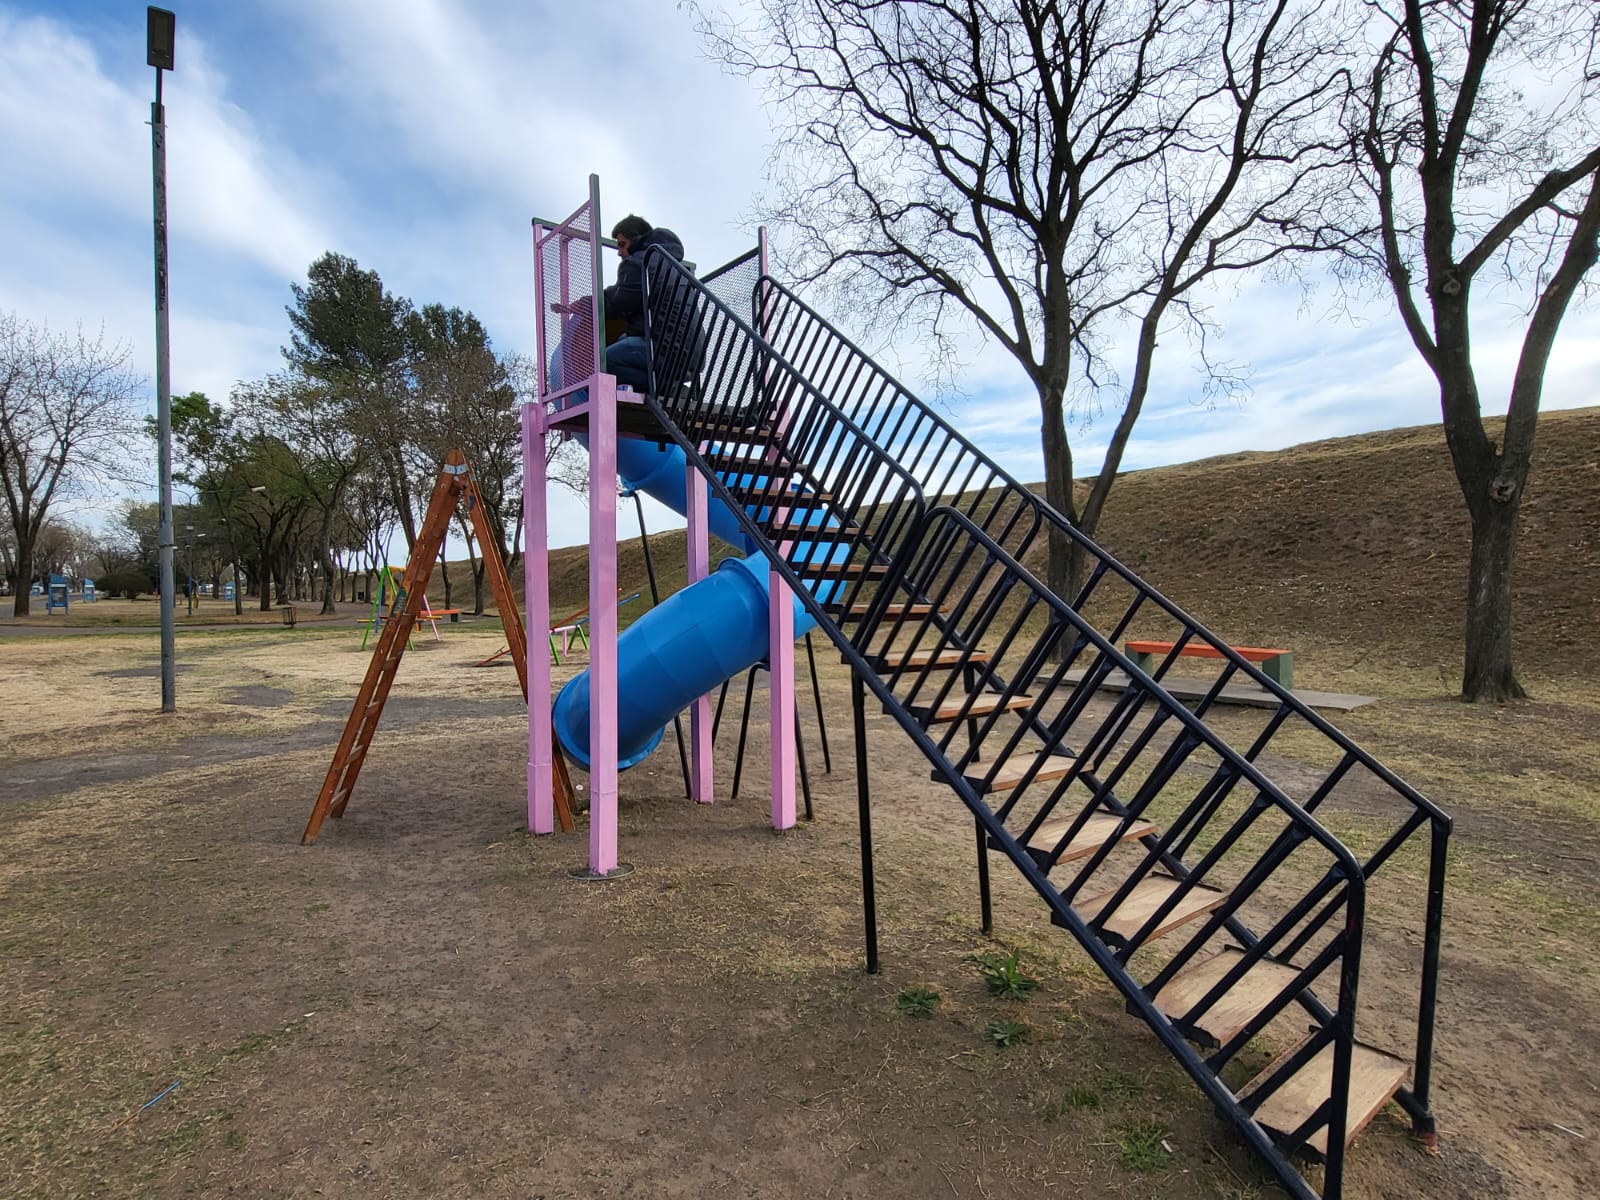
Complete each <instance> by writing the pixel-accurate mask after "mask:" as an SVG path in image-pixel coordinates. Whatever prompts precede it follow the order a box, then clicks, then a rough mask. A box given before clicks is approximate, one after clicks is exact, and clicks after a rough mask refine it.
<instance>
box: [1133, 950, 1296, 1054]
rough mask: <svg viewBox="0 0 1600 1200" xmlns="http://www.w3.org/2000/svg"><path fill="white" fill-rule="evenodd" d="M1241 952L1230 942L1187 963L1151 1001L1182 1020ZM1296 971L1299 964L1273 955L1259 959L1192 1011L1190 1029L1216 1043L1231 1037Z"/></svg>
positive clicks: (1205, 1039)
mask: <svg viewBox="0 0 1600 1200" xmlns="http://www.w3.org/2000/svg"><path fill="white" fill-rule="evenodd" d="M1243 957H1244V951H1243V950H1239V949H1236V948H1235V947H1232V946H1229V947H1228V948H1227V949H1226V950H1224V951H1222V952H1221V953H1220V954H1213V955H1212V956H1211V957H1210V958H1206V959H1202V960H1201V961H1200V962H1197V963H1193V964H1191V965H1189V966H1187V967H1185V968H1184V969H1183V970H1181V971H1179V972H1178V973H1177V974H1176V975H1174V976H1173V977H1172V978H1171V979H1170V980H1168V981H1167V985H1166V986H1165V987H1164V988H1162V989H1161V990H1160V991H1159V992H1157V993H1156V997H1155V1006H1156V1007H1157V1008H1159V1009H1160V1010H1161V1011H1162V1012H1164V1013H1166V1014H1167V1016H1168V1017H1170V1018H1171V1019H1172V1020H1174V1021H1182V1020H1183V1018H1184V1016H1185V1014H1187V1013H1188V1012H1189V1010H1190V1009H1192V1008H1193V1007H1194V1006H1195V1005H1196V1004H1198V1003H1199V1002H1200V1000H1201V999H1203V998H1204V997H1205V994H1206V993H1207V992H1209V991H1210V990H1211V989H1212V988H1213V987H1215V986H1216V984H1217V983H1219V982H1220V981H1221V979H1222V977H1223V976H1224V975H1226V974H1227V973H1228V972H1229V971H1231V970H1232V969H1233V968H1234V967H1235V966H1237V965H1238V962H1239V960H1240V959H1242V958H1243ZM1299 974H1300V970H1299V968H1298V967H1292V966H1289V965H1288V964H1287V963H1281V962H1277V961H1275V960H1273V959H1271V958H1263V959H1261V960H1260V961H1258V962H1257V963H1256V964H1255V966H1253V967H1251V968H1250V969H1249V970H1248V971H1246V972H1245V974H1244V977H1243V978H1242V979H1240V980H1239V981H1238V982H1237V983H1235V984H1234V985H1233V986H1232V987H1231V988H1229V989H1228V990H1227V991H1226V992H1224V993H1223V994H1222V996H1221V997H1220V998H1219V999H1218V1000H1217V1002H1216V1003H1215V1004H1213V1005H1212V1006H1211V1007H1210V1008H1208V1009H1206V1011H1205V1012H1203V1013H1201V1014H1200V1015H1199V1016H1198V1017H1196V1018H1195V1019H1194V1021H1193V1022H1191V1023H1190V1025H1189V1028H1190V1030H1192V1031H1193V1033H1195V1034H1199V1035H1201V1036H1199V1037H1198V1038H1197V1039H1196V1040H1198V1041H1202V1042H1205V1043H1207V1044H1209V1045H1213V1046H1220V1045H1222V1044H1224V1043H1225V1042H1229V1041H1232V1040H1233V1035H1234V1034H1236V1033H1238V1032H1239V1030H1241V1029H1243V1028H1244V1027H1245V1026H1246V1025H1248V1024H1249V1023H1250V1021H1251V1020H1252V1019H1253V1018H1254V1017H1255V1015H1256V1014H1257V1013H1259V1012H1260V1011H1261V1010H1262V1009H1263V1008H1265V1007H1266V1006H1267V1005H1268V1004H1269V1003H1270V1002H1271V1001H1272V1000H1274V999H1275V998H1276V997H1277V996H1278V994H1279V993H1280V992H1282V991H1283V989H1284V988H1286V987H1288V986H1289V985H1290V984H1291V983H1293V982H1294V980H1295V977H1296V976H1297V975H1299Z"/></svg>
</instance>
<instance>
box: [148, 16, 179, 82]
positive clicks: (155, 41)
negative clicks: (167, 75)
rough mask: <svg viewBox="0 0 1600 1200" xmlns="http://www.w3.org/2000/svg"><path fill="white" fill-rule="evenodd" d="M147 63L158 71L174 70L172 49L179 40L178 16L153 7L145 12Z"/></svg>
mask: <svg viewBox="0 0 1600 1200" xmlns="http://www.w3.org/2000/svg"><path fill="white" fill-rule="evenodd" d="M144 11H145V61H146V62H148V63H149V64H150V65H151V66H152V67H154V68H155V69H156V70H158V71H170V70H172V48H173V43H174V42H175V41H176V40H177V33H178V18H177V15H176V14H174V13H172V12H170V11H169V10H167V9H165V8H156V7H154V6H153V5H152V6H150V7H148V8H146V9H145V10H144Z"/></svg>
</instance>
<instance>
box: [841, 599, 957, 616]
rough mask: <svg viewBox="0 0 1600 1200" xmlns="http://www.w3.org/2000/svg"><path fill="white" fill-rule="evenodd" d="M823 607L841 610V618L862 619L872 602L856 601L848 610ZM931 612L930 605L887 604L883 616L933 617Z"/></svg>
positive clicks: (932, 609)
mask: <svg viewBox="0 0 1600 1200" xmlns="http://www.w3.org/2000/svg"><path fill="white" fill-rule="evenodd" d="M824 607H826V608H829V609H832V610H839V609H842V611H840V612H839V614H838V615H839V616H841V617H864V616H866V615H867V613H868V611H869V610H870V609H871V608H872V602H871V601H870V600H858V601H857V602H856V603H854V604H852V605H850V607H849V608H843V606H841V605H837V604H830V605H825V606H824ZM938 611H939V612H941V613H947V612H949V611H950V610H949V609H947V608H941V609H939V610H938ZM933 612H934V607H933V605H931V604H888V605H885V606H884V609H883V615H884V616H886V617H901V616H905V617H927V616H931V615H933Z"/></svg>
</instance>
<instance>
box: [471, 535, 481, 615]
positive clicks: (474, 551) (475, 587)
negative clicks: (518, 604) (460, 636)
mask: <svg viewBox="0 0 1600 1200" xmlns="http://www.w3.org/2000/svg"><path fill="white" fill-rule="evenodd" d="M467 565H468V567H469V568H470V569H471V571H472V615H473V616H475V617H481V616H483V565H484V564H483V560H482V559H481V558H479V557H478V547H477V543H476V542H474V541H473V540H472V536H471V531H470V530H469V531H468V534H467Z"/></svg>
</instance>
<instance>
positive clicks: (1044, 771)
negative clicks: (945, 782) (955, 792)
mask: <svg viewBox="0 0 1600 1200" xmlns="http://www.w3.org/2000/svg"><path fill="white" fill-rule="evenodd" d="M1039 757H1040V758H1045V759H1048V760H1049V761H1048V762H1046V763H1045V764H1044V765H1043V766H1041V767H1040V768H1039V770H1038V772H1037V773H1036V774H1035V775H1034V777H1033V781H1034V782H1035V783H1039V782H1041V781H1043V780H1047V779H1060V778H1061V777H1062V776H1063V775H1065V774H1066V773H1067V772H1068V771H1070V770H1072V768H1073V767H1074V766H1076V765H1077V763H1078V760H1077V759H1075V758H1062V757H1061V756H1060V755H1056V754H1043V755H1040V756H1039ZM1037 761H1038V759H1032V758H1030V759H1027V760H1020V759H1016V758H1011V759H1007V760H1006V762H1005V763H1003V764H1002V765H1001V767H1000V770H999V771H998V772H996V774H995V777H994V778H993V779H992V780H989V781H988V782H987V783H986V782H985V780H986V779H988V772H987V771H979V772H977V773H976V774H968V775H967V776H966V777H965V778H966V781H967V782H968V783H970V784H971V785H972V786H973V787H975V788H977V789H978V791H979V792H984V793H988V794H989V795H993V794H994V793H995V792H1009V791H1010V790H1011V789H1012V788H1014V787H1016V786H1017V784H1019V783H1021V782H1022V777H1023V776H1024V775H1026V774H1027V773H1028V768H1029V767H1031V766H1033V764H1034V763H1035V762H1037ZM1012 764H1015V765H1014V766H1013V765H1012ZM930 778H932V779H943V778H944V776H943V775H941V774H939V772H937V771H933V772H931V773H930Z"/></svg>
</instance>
